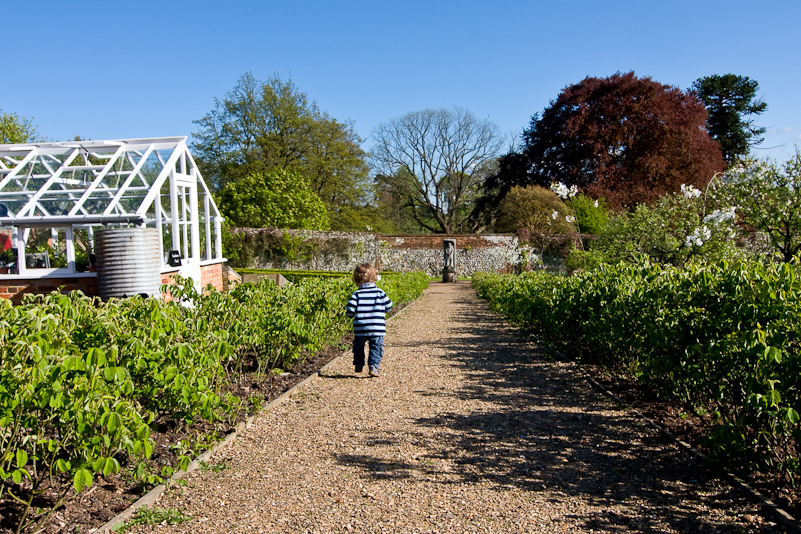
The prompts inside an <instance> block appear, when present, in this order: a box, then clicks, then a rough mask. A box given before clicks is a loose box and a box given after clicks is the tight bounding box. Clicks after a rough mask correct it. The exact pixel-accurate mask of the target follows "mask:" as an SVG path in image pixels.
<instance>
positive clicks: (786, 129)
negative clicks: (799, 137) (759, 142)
mask: <svg viewBox="0 0 801 534" xmlns="http://www.w3.org/2000/svg"><path fill="white" fill-rule="evenodd" d="M798 131H801V128H793V127H792V126H785V127H784V128H768V129H767V132H766V133H790V132H798Z"/></svg>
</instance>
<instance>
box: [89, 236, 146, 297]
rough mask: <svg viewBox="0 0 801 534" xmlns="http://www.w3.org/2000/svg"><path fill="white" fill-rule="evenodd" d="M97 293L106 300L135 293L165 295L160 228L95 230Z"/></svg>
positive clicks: (131, 295)
mask: <svg viewBox="0 0 801 534" xmlns="http://www.w3.org/2000/svg"><path fill="white" fill-rule="evenodd" d="M95 253H96V254H97V293H98V295H99V296H100V298H102V299H103V300H108V299H109V298H112V297H116V298H124V297H133V296H134V295H142V296H150V297H158V298H161V250H160V247H159V234H158V229H156V228H119V229H113V230H103V231H102V232H96V233H95Z"/></svg>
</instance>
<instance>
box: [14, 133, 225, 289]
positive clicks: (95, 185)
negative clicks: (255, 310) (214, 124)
mask: <svg viewBox="0 0 801 534" xmlns="http://www.w3.org/2000/svg"><path fill="white" fill-rule="evenodd" d="M222 221H223V218H222V217H221V216H220V214H219V211H218V210H217V206H216V205H215V203H214V199H213V198H212V196H211V193H210V192H209V189H208V187H207V186H206V183H205V182H204V181H203V178H202V176H201V174H200V172H199V171H198V168H197V165H196V163H195V161H194V160H193V158H192V155H191V154H190V152H189V149H188V147H187V144H186V137H164V138H152V139H126V140H107V141H73V142H62V143H33V144H17V145H0V285H5V286H10V285H12V282H13V281H14V280H16V281H17V282H19V281H20V280H29V281H36V280H50V282H51V283H50V286H53V280H73V281H74V280H75V279H80V278H87V279H91V278H97V277H100V278H101V279H102V278H103V276H104V273H103V271H104V266H105V267H106V271H108V272H111V266H113V265H116V266H117V271H119V268H120V264H121V265H122V272H123V274H122V275H120V274H116V275H113V276H116V277H118V278H119V277H120V276H126V274H124V273H125V270H126V268H127V269H128V275H131V276H134V277H136V276H139V275H138V274H137V273H138V272H140V271H141V269H139V267H137V266H138V265H139V264H141V263H142V261H143V257H146V256H147V254H152V255H153V256H154V258H155V259H154V260H153V261H152V262H151V263H150V266H149V267H148V269H149V271H150V274H154V273H153V271H155V274H156V275H158V277H159V280H160V281H161V280H164V279H165V275H167V276H169V275H170V274H171V273H174V274H178V275H180V276H183V277H185V278H192V279H193V282H194V283H195V285H196V287H198V288H200V287H201V283H202V285H205V284H206V283H208V281H206V280H204V276H203V271H204V268H207V267H209V266H216V267H217V268H216V269H212V270H213V271H220V272H221V267H222V266H221V265H220V264H222V263H223V262H224V261H225V259H224V258H223V256H222V239H221V238H222V235H221V223H222ZM136 229H139V230H136ZM115 231H117V232H116V233H115ZM126 231H128V232H129V233H128V234H126V233H125V232H126ZM120 232H122V233H120ZM140 235H142V236H150V237H149V238H152V239H151V241H152V242H153V246H152V247H150V248H149V249H148V250H144V249H141V250H140V249H139V248H137V245H136V244H137V243H139V242H140V237H139V236H140ZM104 236H116V237H113V238H111V240H110V241H109V238H108V237H107V238H106V241H109V242H110V243H111V245H110V247H111V250H112V252H104V251H103V250H109V248H108V247H107V248H106V249H103V250H100V241H101V240H102V239H101V238H103V237H104ZM122 238H125V239H122ZM121 239H122V240H121ZM126 239H127V241H126ZM128 242H130V244H126V243H128ZM118 243H122V246H121V247H118V246H117V244H118ZM156 243H157V244H156ZM112 256H113V257H112ZM104 260H105V262H104ZM205 270H208V269H205ZM97 283H102V280H101V281H100V282H97ZM91 284H92V282H91V281H88V285H87V283H84V284H83V285H81V286H80V287H81V288H82V289H83V288H84V287H89V286H91ZM67 285H69V284H67ZM215 285H217V284H216V283H215ZM146 292H147V293H151V291H146ZM0 293H3V291H0ZM5 293H11V291H9V290H8V288H6V291H5ZM3 296H6V297H8V295H3Z"/></svg>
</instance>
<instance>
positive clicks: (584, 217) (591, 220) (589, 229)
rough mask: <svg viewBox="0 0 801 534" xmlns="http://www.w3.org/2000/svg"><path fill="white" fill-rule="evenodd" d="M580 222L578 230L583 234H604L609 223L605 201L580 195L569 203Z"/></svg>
mask: <svg viewBox="0 0 801 534" xmlns="http://www.w3.org/2000/svg"><path fill="white" fill-rule="evenodd" d="M567 204H568V206H570V208H571V209H572V210H573V213H574V214H575V216H576V219H577V221H578V230H579V231H580V232H581V233H582V234H602V233H603V232H604V230H606V225H607V224H608V223H609V212H608V210H607V208H606V202H605V201H604V199H602V198H599V199H597V200H596V199H592V198H590V197H588V196H587V195H584V194H579V195H576V196H574V197H573V198H571V199H570V200H569V201H568V202H567Z"/></svg>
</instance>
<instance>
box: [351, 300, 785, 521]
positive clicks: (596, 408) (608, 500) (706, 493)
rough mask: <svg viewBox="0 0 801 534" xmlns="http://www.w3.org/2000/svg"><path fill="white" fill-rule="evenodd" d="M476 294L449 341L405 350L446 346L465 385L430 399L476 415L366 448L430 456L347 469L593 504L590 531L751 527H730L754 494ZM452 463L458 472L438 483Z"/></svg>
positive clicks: (431, 420) (437, 422)
mask: <svg viewBox="0 0 801 534" xmlns="http://www.w3.org/2000/svg"><path fill="white" fill-rule="evenodd" d="M467 291H472V290H467ZM467 291H465V292H459V293H457V294H456V295H455V299H454V300H453V301H452V306H454V308H455V309H456V310H457V312H456V317H455V318H454V321H453V323H452V324H451V326H450V328H449V330H448V331H447V332H446V336H447V337H444V338H443V339H439V340H437V341H436V342H423V341H421V342H415V343H405V344H403V345H404V346H405V347H406V348H415V349H419V350H421V351H426V350H431V349H432V348H435V347H436V348H442V349H446V351H447V356H446V357H445V362H443V363H444V365H449V366H453V367H454V368H455V369H453V372H458V373H461V374H462V376H463V377H464V382H463V384H462V387H461V388H460V389H458V390H455V391H453V390H442V389H429V390H424V391H422V392H420V393H421V394H422V395H428V396H432V397H441V398H453V399H456V400H459V401H476V402H471V403H470V406H474V407H475V409H474V411H468V413H450V412H443V413H441V414H438V415H436V416H433V417H426V418H420V419H417V420H416V421H415V426H416V427H419V428H420V429H421V430H420V432H418V433H416V435H409V434H404V435H400V436H399V435H392V434H390V433H389V432H387V433H380V432H379V433H376V434H375V435H374V436H371V437H370V438H369V439H368V442H367V443H366V445H367V446H377V445H393V444H399V443H401V442H404V443H408V442H409V441H411V442H412V443H415V441H418V442H420V443H421V444H422V445H424V446H425V448H424V449H421V450H425V451H426V454H425V455H424V456H423V457H421V458H415V459H412V460H407V461H389V460H383V459H379V458H376V457H373V456H371V455H369V454H342V455H339V456H338V458H337V459H338V461H339V462H341V463H343V464H347V465H351V466H358V467H360V468H362V469H363V470H364V472H365V474H366V475H367V476H370V477H374V478H375V479H393V478H409V477H417V478H421V477H422V478H427V479H428V480H437V481H439V482H441V483H442V484H463V483H465V482H477V481H484V482H489V483H491V484H493V485H495V486H496V487H497V488H498V490H499V491H503V489H504V488H520V489H523V490H525V491H529V492H532V493H534V492H544V493H543V495H544V496H547V498H551V499H554V500H557V499H558V500H564V499H573V500H576V501H581V502H582V503H583V504H585V505H577V506H576V508H577V509H576V510H575V511H574V513H573V515H572V519H573V520H574V521H578V524H579V525H580V528H582V529H583V530H600V531H605V532H617V531H631V530H635V531H641V532H663V531H664V530H663V529H664V525H665V524H667V525H669V526H670V527H671V528H672V529H674V530H676V531H679V532H743V531H744V526H743V524H742V523H740V524H737V523H730V524H725V523H726V521H725V520H724V519H723V517H724V516H726V515H727V514H728V516H729V520H734V519H735V518H734V517H731V513H732V510H737V509H743V508H745V507H746V505H745V502H746V501H745V498H744V497H742V496H741V495H739V494H738V493H737V492H736V491H735V490H734V489H732V488H730V487H729V486H728V485H726V484H724V483H722V482H720V481H719V480H717V479H716V478H715V477H713V476H712V475H710V474H709V473H707V472H706V471H705V470H704V469H703V468H702V466H701V465H699V464H698V463H697V462H696V461H694V460H693V459H692V458H691V457H689V455H687V454H686V453H684V452H682V451H680V450H679V449H677V448H676V447H675V446H673V445H672V444H670V442H669V441H668V440H667V439H666V438H664V437H663V436H662V435H660V434H659V433H658V432H656V431H655V430H653V429H651V428H650V427H647V426H645V425H644V424H642V423H641V422H640V421H639V420H638V419H636V418H635V417H633V416H631V415H630V414H629V413H628V412H627V411H626V410H625V409H624V408H623V407H620V406H618V407H616V406H614V404H613V403H612V402H611V401H609V400H608V399H606V398H605V397H603V396H601V395H600V394H599V393H598V392H597V391H595V390H593V388H592V387H591V386H590V385H589V384H587V383H586V382H585V381H584V380H583V379H582V378H580V376H579V374H578V373H577V371H576V368H575V366H574V365H573V364H571V363H569V362H564V361H559V360H558V359H555V358H554V357H552V356H550V355H549V354H548V353H546V352H545V351H543V350H542V349H540V348H538V347H537V346H536V345H534V344H532V343H529V342H527V341H526V340H525V339H523V338H522V337H521V336H520V335H519V334H518V333H517V332H516V331H515V330H514V329H511V328H510V327H509V326H508V325H507V324H506V323H505V322H504V321H503V320H502V319H500V318H498V317H497V316H496V315H494V314H493V313H492V312H490V311H489V310H488V308H487V307H486V305H485V304H484V303H483V302H481V301H477V300H476V299H475V298H471V295H470V294H467ZM440 362H442V360H440ZM443 372H448V371H447V367H445V368H443ZM423 429H426V430H425V431H423ZM413 434H414V433H413ZM443 466H447V471H446V474H447V475H448V476H446V477H442V476H437V475H442V474H443ZM571 502H572V500H571ZM621 502H627V503H630V506H628V507H627V508H625V510H627V511H628V512H629V513H626V514H622V513H620V507H619V506H616V507H615V510H610V509H607V508H608V507H611V506H612V505H619V504H620V503H621ZM732 502H734V503H735V504H734V505H732ZM741 503H742V506H740V504H741ZM586 504H590V505H592V506H589V507H588V506H586ZM713 519H717V521H713ZM749 528H750V529H751V530H749V531H751V532H754V531H755V530H754V529H756V528H757V527H756V526H755V525H754V526H750V525H749ZM765 528H766V529H767V530H765V532H774V530H772V529H770V528H769V527H765Z"/></svg>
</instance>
